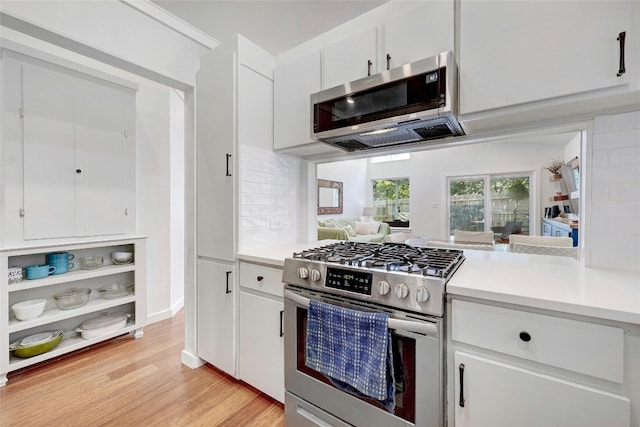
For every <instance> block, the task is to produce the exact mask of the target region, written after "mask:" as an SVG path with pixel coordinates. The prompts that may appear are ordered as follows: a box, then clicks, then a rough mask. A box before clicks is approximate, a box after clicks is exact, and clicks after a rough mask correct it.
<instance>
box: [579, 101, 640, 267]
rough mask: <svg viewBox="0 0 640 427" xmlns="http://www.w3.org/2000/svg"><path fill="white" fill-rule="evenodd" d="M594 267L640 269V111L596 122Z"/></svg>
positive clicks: (591, 240) (592, 217)
mask: <svg viewBox="0 0 640 427" xmlns="http://www.w3.org/2000/svg"><path fill="white" fill-rule="evenodd" d="M592 153H593V158H592V171H591V172H592V173H591V199H590V203H589V205H588V206H589V209H590V212H589V214H590V222H589V229H588V231H589V245H588V247H589V251H590V255H591V256H590V262H589V266H591V267H600V268H614V269H625V270H630V269H631V270H640V221H638V219H637V218H638V215H640V111H635V112H631V113H624V114H616V115H611V116H600V117H596V118H595V120H594V135H593V146H592Z"/></svg>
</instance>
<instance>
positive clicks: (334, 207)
mask: <svg viewBox="0 0 640 427" xmlns="http://www.w3.org/2000/svg"><path fill="white" fill-rule="evenodd" d="M341 213H342V182H339V181H329V180H326V179H319V180H318V215H336V214H341Z"/></svg>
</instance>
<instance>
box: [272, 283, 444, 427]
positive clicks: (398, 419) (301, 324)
mask: <svg viewBox="0 0 640 427" xmlns="http://www.w3.org/2000/svg"><path fill="white" fill-rule="evenodd" d="M310 299H315V300H320V301H323V302H326V303H329V304H335V305H340V306H343V307H347V308H352V309H354V310H361V311H381V308H380V307H378V306H375V305H371V304H367V303H364V302H360V301H355V300H347V299H345V298H343V297H335V296H332V295H329V294H325V293H320V292H313V291H308V290H304V289H300V288H295V287H292V286H287V290H286V291H285V304H284V305H285V315H284V318H285V326H284V331H285V332H284V334H285V335H284V346H285V388H286V390H287V392H288V393H290V394H292V395H294V396H296V397H297V398H298V399H301V400H302V401H305V402H306V403H307V404H311V405H313V406H315V407H317V408H318V409H319V411H317V414H316V415H315V416H314V417H313V419H310V418H309V417H306V416H305V414H308V413H309V411H308V407H305V406H303V405H297V404H296V408H298V407H299V408H298V409H299V410H297V409H296V408H286V410H285V413H286V414H287V415H286V416H288V417H289V419H287V420H286V422H287V424H291V425H322V426H327V425H336V424H335V423H333V422H332V421H331V419H323V418H322V416H321V415H318V414H322V413H327V414H330V415H331V418H334V417H335V418H337V419H340V420H342V421H344V422H346V423H347V424H352V425H356V426H385V427H395V426H414V425H419V426H429V427H431V426H441V425H443V422H444V421H443V418H444V415H443V413H444V406H443V395H444V392H443V390H444V374H443V363H442V361H443V347H442V345H443V344H442V328H441V326H442V320H441V319H439V318H431V317H428V318H427V317H425V316H419V315H416V316H412V315H409V314H406V313H400V312H390V313H388V314H389V316H390V317H389V323H390V329H391V333H392V344H393V356H394V371H395V376H396V396H395V397H396V405H395V409H394V410H393V413H391V412H389V411H388V410H387V409H386V408H385V407H384V406H382V405H381V404H379V403H378V401H376V400H374V399H368V398H360V397H356V396H353V395H351V394H349V393H347V392H344V391H342V390H339V389H338V388H336V387H335V386H333V385H332V383H331V381H329V379H328V378H327V377H325V376H324V375H323V374H321V373H319V372H317V371H314V370H312V369H310V368H308V367H307V366H306V365H305V340H306V331H307V307H308V305H309V304H308V302H309V300H310ZM289 401H290V402H292V404H295V403H294V402H295V400H293V399H290V400H289ZM285 405H286V403H285ZM294 417H295V419H294ZM303 418H304V422H301V421H300V420H302V419H303ZM296 419H298V421H296Z"/></svg>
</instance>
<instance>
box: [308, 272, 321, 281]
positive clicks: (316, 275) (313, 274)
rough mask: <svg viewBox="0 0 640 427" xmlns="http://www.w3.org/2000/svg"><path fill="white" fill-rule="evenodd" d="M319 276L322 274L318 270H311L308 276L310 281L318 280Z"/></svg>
mask: <svg viewBox="0 0 640 427" xmlns="http://www.w3.org/2000/svg"><path fill="white" fill-rule="evenodd" d="M320 277H322V276H321V274H320V272H319V271H318V270H311V276H310V278H311V281H312V282H318V281H320Z"/></svg>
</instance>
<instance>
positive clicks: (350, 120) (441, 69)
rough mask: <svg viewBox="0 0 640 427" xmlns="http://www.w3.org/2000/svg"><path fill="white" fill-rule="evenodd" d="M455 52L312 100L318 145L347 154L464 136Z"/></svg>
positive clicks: (336, 89) (334, 90)
mask: <svg viewBox="0 0 640 427" xmlns="http://www.w3.org/2000/svg"><path fill="white" fill-rule="evenodd" d="M457 102H458V69H457V66H456V62H455V57H454V54H453V52H451V51H447V52H443V53H440V54H439V55H436V56H433V57H430V58H426V59H422V60H420V61H416V62H412V63H410V64H406V65H403V66H401V67H397V68H393V69H391V70H386V71H383V72H381V73H378V74H374V75H371V76H368V77H365V78H362V79H359V80H356V81H353V82H350V83H346V84H343V85H340V86H336V87H333V88H330V89H326V90H323V91H320V92H317V93H314V94H312V95H311V116H312V117H311V123H312V129H311V134H312V137H313V138H314V139H317V140H320V141H323V142H326V143H328V144H331V145H334V146H337V147H339V148H342V149H344V150H347V151H356V150H366V149H372V148H379V147H388V146H395V145H399V144H406V143H412V142H418V141H429V140H434V139H441V138H447V137H453V136H460V135H464V134H465V133H464V130H463V128H462V126H461V125H460V123H459V122H458V120H457V113H458V105H457Z"/></svg>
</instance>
